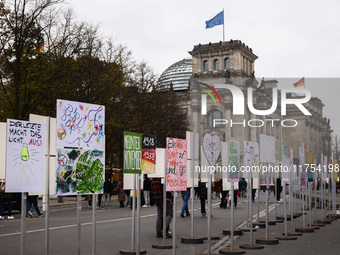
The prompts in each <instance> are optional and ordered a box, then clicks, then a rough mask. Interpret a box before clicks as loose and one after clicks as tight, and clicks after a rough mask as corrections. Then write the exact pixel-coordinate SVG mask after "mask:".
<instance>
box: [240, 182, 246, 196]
mask: <svg viewBox="0 0 340 255" xmlns="http://www.w3.org/2000/svg"><path fill="white" fill-rule="evenodd" d="M239 185H240V190H241V196H242V197H243V198H245V197H246V196H247V181H246V180H245V179H244V178H242V179H241V180H240V184H239Z"/></svg>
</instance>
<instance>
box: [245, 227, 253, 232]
mask: <svg viewBox="0 0 340 255" xmlns="http://www.w3.org/2000/svg"><path fill="white" fill-rule="evenodd" d="M250 230H251V228H242V231H243V232H250ZM253 231H256V228H253Z"/></svg>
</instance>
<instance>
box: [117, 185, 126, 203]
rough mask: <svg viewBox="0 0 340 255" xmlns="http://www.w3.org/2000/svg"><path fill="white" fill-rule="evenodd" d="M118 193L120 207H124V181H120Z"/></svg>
mask: <svg viewBox="0 0 340 255" xmlns="http://www.w3.org/2000/svg"><path fill="white" fill-rule="evenodd" d="M117 193H118V201H119V203H120V207H124V201H125V193H124V189H123V182H122V181H120V182H118V185H117Z"/></svg>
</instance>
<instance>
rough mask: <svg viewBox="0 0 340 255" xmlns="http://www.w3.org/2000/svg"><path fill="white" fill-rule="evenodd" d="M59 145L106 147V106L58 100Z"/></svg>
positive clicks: (57, 143) (57, 141)
mask: <svg viewBox="0 0 340 255" xmlns="http://www.w3.org/2000/svg"><path fill="white" fill-rule="evenodd" d="M56 119H57V130H56V134H57V139H56V146H57V147H76V148H94V149H101V150H104V149H105V130H104V129H105V106H102V105H94V104H88V103H82V102H75V101H67V100H60V99H58V100H57V118H56Z"/></svg>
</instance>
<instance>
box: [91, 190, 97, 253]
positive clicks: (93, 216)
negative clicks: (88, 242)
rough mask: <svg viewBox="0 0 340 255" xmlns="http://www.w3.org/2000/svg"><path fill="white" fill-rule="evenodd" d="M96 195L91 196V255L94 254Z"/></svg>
mask: <svg viewBox="0 0 340 255" xmlns="http://www.w3.org/2000/svg"><path fill="white" fill-rule="evenodd" d="M96 200H97V199H96V193H93V194H92V255H95V254H96V206H97V201H96Z"/></svg>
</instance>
